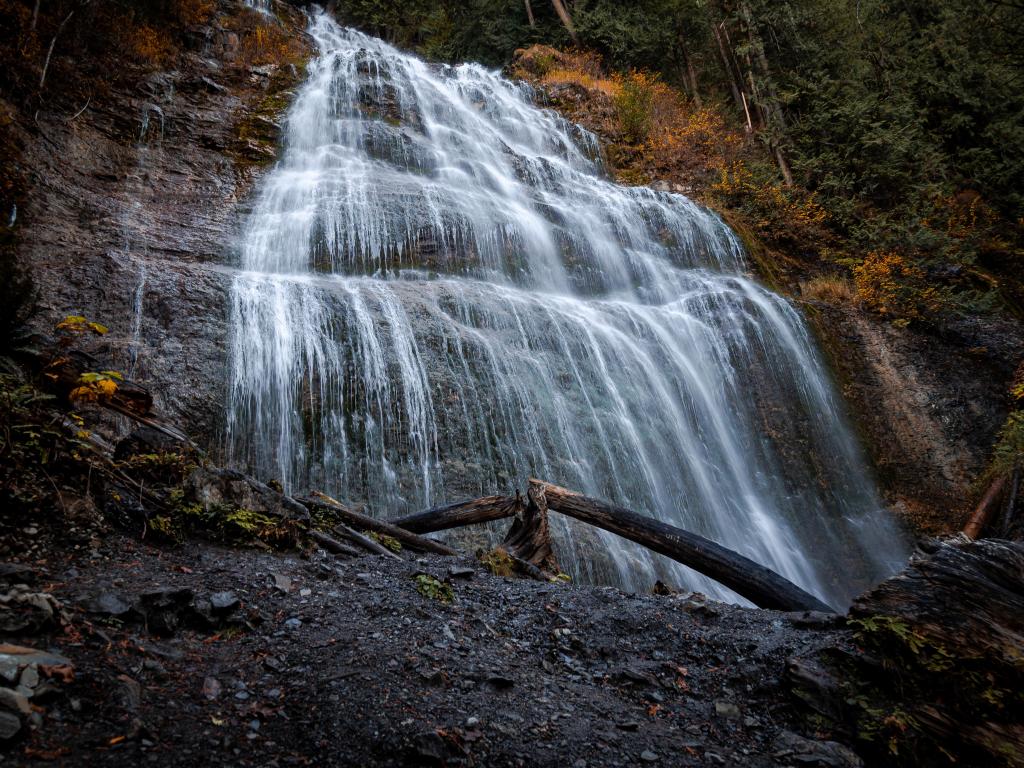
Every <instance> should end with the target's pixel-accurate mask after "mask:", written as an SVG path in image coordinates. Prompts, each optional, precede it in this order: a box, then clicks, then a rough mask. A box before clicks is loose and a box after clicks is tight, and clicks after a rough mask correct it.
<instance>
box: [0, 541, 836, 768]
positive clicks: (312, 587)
mask: <svg viewBox="0 0 1024 768" xmlns="http://www.w3.org/2000/svg"><path fill="white" fill-rule="evenodd" d="M95 543H96V544H97V546H96V547H95V548H94V549H92V550H91V551H88V552H84V553H82V554H81V555H79V556H77V558H76V559H67V560H62V559H60V558H53V559H51V560H49V561H47V562H45V563H44V564H43V565H42V566H38V567H39V568H40V569H41V570H42V572H43V573H44V574H45V576H44V578H43V581H44V582H45V587H46V589H47V590H48V591H49V592H50V593H52V594H53V595H54V596H55V597H56V598H57V599H58V600H59V601H60V602H61V603H62V604H63V606H64V609H65V610H66V611H67V613H68V614H69V615H70V617H71V623H70V627H66V628H65V629H64V630H63V631H60V632H55V633H54V634H50V635H45V634H42V635H39V634H37V635H35V636H22V637H19V638H13V639H11V638H8V640H10V641H12V642H17V643H19V644H22V645H29V646H34V647H37V648H46V649H49V650H53V651H56V652H59V653H61V654H63V655H64V656H66V657H68V658H69V659H70V660H71V662H72V663H73V664H74V666H75V677H74V680H73V681H72V682H67V683H63V684H61V685H60V686H59V690H58V691H57V692H56V693H51V694H50V697H49V699H48V700H44V701H39V702H37V706H38V715H39V716H38V717H36V718H34V721H33V722H34V725H33V726H32V727H30V728H29V729H26V730H28V731H30V732H29V733H28V735H27V736H24V735H23V736H22V737H21V738H20V740H18V741H16V742H14V743H13V744H9V745H8V746H7V747H0V763H6V762H7V761H12V762H11V764H17V765H35V764H40V765H43V764H46V765H53V764H64V765H190V764H191V765H197V764H198V765H232V766H249V765H252V766H276V765H282V766H283V765H310V764H315V765H345V766H348V765H353V766H355V765H360V766H399V765H441V764H447V765H476V766H560V767H565V766H572V767H573V768H583V767H584V766H617V765H621V766H633V765H674V766H678V765H684V766H685V765H737V766H775V765H790V764H793V765H797V764H799V765H815V764H820V765H845V764H855V763H847V762H828V760H832V759H833V758H832V757H829V755H826V754H824V753H822V754H817V753H818V752H820V750H819V749H818V745H817V743H811V742H805V741H804V740H803V738H802V737H801V736H800V735H798V734H799V733H800V726H799V725H798V720H797V717H796V712H795V710H794V709H793V701H792V698H791V696H790V694H789V693H788V692H787V690H786V686H785V682H784V679H783V678H784V670H785V666H786V660H787V659H788V658H789V657H791V656H793V655H794V654H798V653H804V652H809V651H813V650H814V649H816V648H820V647H824V646H829V645H842V644H845V643H847V642H849V638H848V636H847V634H846V632H845V631H844V630H842V629H838V628H836V627H835V625H834V624H833V623H831V622H829V621H823V620H818V619H816V618H814V617H812V618H811V619H810V620H802V619H800V618H799V617H796V616H795V615H791V614H782V613H777V612H772V611H760V610H753V609H745V608H738V607H734V606H729V605H723V604H719V603H712V602H707V601H705V600H703V599H702V598H701V597H700V596H694V595H669V596H655V595H649V596H646V595H629V594H625V593H623V592H621V591H619V590H616V589H612V588H596V587H586V586H575V585H567V584H564V583H550V584H548V583H541V582H536V581H526V580H519V579H509V578H502V577H496V576H492V575H490V574H489V573H487V572H486V571H485V570H484V569H483V568H482V567H481V566H480V564H479V563H478V562H476V561H475V560H473V559H471V558H460V559H453V558H443V557H436V556H429V557H422V558H418V559H414V558H413V557H412V556H411V555H409V554H406V555H405V559H404V560H403V561H401V562H399V561H395V560H391V559H387V558H382V557H376V556H365V557H359V558H353V559H348V560H343V559H335V558H333V557H330V556H327V555H325V554H324V553H322V552H315V553H313V554H311V555H307V556H300V555H289V554H285V555H282V554H276V553H265V552H259V551H253V550H234V549H226V548H220V547H215V546H212V545H208V544H203V543H196V542H190V543H188V544H186V545H184V546H181V547H178V548H175V549H158V548H154V547H151V546H148V545H146V544H144V543H140V542H138V541H136V540H134V539H130V538H125V537H122V536H118V535H114V536H110V537H108V538H106V539H105V540H103V541H98V542H95ZM420 574H428V575H430V576H432V577H434V578H436V579H438V580H439V581H441V582H445V581H448V582H450V584H451V587H452V592H453V594H454V599H453V600H452V601H451V602H450V603H447V604H445V603H442V602H441V601H439V600H437V599H435V598H432V597H428V596H425V595H424V594H422V593H421V592H420V591H419V590H418V588H417V587H418V584H419V582H418V581H417V578H416V577H417V576H418V575H420ZM803 735H804V736H810V735H811V734H808V733H804V734H803Z"/></svg>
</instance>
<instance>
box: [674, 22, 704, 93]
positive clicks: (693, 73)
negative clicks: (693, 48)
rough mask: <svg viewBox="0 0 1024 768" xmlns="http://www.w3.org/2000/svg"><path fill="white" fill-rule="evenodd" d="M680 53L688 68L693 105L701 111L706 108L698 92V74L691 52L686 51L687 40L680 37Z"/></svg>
mask: <svg viewBox="0 0 1024 768" xmlns="http://www.w3.org/2000/svg"><path fill="white" fill-rule="evenodd" d="M678 40H679V53H680V55H681V56H682V57H683V66H684V67H686V79H687V80H688V81H689V85H690V98H691V99H693V103H694V104H696V105H697V108H698V109H700V108H701V107H703V106H704V103H703V102H702V101H701V98H700V93H699V92H698V91H697V72H696V71H695V70H694V68H693V60H692V59H691V58H690V54H689V51H687V50H686V39H685V38H684V37H683V36H682V34H680V35H679V38H678Z"/></svg>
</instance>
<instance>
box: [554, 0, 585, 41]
mask: <svg viewBox="0 0 1024 768" xmlns="http://www.w3.org/2000/svg"><path fill="white" fill-rule="evenodd" d="M551 4H552V5H553V6H555V13H557V14H558V18H559V19H561V20H562V25H563V26H564V27H565V29H566V31H568V33H569V37H571V38H572V41H573V42H574V43H578V42H579V40H578V39H577V37H576V27H575V26H573V23H572V16H570V15H569V10H568V9H567V8H566V7H565V3H564V2H562V0H551Z"/></svg>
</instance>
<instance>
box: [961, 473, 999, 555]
mask: <svg viewBox="0 0 1024 768" xmlns="http://www.w3.org/2000/svg"><path fill="white" fill-rule="evenodd" d="M1005 487H1006V475H999V477H997V478H996V479H995V480H993V481H992V484H991V485H990V486H989V487H988V490H987V491H985V495H984V496H983V497H982V499H981V501H979V502H978V506H977V507H975V508H974V513H973V514H972V515H971V517H970V519H969V520H968V521H967V525H965V526H964V533H965V534H967V535H968V536H970V537H971V538H972V539H976V538H978V537H979V536H981V533H982V531H984V530H985V526H987V525H988V523H989V521H990V520H991V519H992V514H993V512H994V511H995V508H996V502H997V501H998V500H999V497H1000V495H1002V493H1003V489H1004V488H1005Z"/></svg>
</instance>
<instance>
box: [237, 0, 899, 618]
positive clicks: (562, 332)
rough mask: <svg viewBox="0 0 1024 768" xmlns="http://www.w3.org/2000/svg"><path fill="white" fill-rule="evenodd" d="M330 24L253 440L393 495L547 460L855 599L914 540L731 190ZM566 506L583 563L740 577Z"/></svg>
mask: <svg viewBox="0 0 1024 768" xmlns="http://www.w3.org/2000/svg"><path fill="white" fill-rule="evenodd" d="M310 32H311V34H312V37H313V38H314V40H315V41H316V44H317V46H318V51H319V53H318V55H317V56H316V57H315V58H314V59H313V61H312V62H311V63H310V66H309V74H308V79H307V81H306V83H305V84H304V85H303V86H302V88H301V90H300V91H299V93H298V95H297V97H296V99H295V102H294V104H293V106H292V108H291V110H290V112H289V114H288V117H287V123H286V126H285V131H284V136H285V146H284V148H283V154H282V158H281V160H280V162H279V164H278V165H277V166H276V167H275V168H274V169H273V170H272V171H271V172H270V173H269V174H268V176H267V178H266V179H265V182H264V184H263V186H262V189H261V191H260V193H259V196H258V199H257V200H256V202H255V204H254V209H253V212H252V214H251V216H250V218H249V220H248V224H247V226H246V229H245V232H244V237H243V239H242V246H241V254H240V263H241V269H240V272H239V274H238V276H237V277H236V279H235V281H234V285H233V289H232V298H231V313H232V317H231V325H232V328H233V334H234V338H233V340H232V345H231V363H230V382H229V406H228V414H227V448H228V452H229V455H230V458H231V460H232V461H234V462H235V463H237V464H238V465H240V466H245V467H248V468H250V469H252V470H253V471H255V472H257V473H259V474H261V475H262V476H263V477H265V478H270V477H274V478H277V479H279V480H281V481H282V482H283V483H284V484H285V486H286V487H288V488H292V489H306V488H310V487H316V488H320V489H323V490H325V491H327V492H329V493H331V494H333V495H337V496H340V497H342V498H344V499H348V500H351V501H353V502H361V503H364V504H366V505H367V507H368V508H369V510H371V512H372V513H373V514H376V515H379V516H382V517H395V516H397V515H400V514H402V513H405V512H410V511H415V510H418V509H420V508H423V507H425V506H429V505H432V504H435V503H439V502H441V501H444V500H456V499H461V498H467V497H471V496H480V495H486V494H490V493H502V492H509V491H511V490H512V489H515V488H524V487H525V481H526V479H527V478H528V477H529V476H537V477H541V478H544V479H546V480H550V481H551V482H555V483H558V484H560V485H564V486H567V487H569V488H573V489H576V490H579V491H582V492H585V493H587V494H589V495H592V496H596V497H599V498H603V499H608V500H611V501H613V502H616V503H619V504H621V505H623V506H626V507H629V508H631V509H634V510H637V511H640V512H643V513H646V514H649V515H651V516H654V517H657V518H658V519H660V520H664V521H666V522H669V523H672V524H675V525H678V526H680V527H683V528H686V529H688V530H691V531H695V532H698V533H701V534H703V535H705V536H708V537H710V538H712V539H714V540H715V541H718V542H721V543H722V544H724V545H726V546H728V547H731V548H733V549H735V550H738V551H740V552H743V553H744V554H746V555H748V556H749V557H751V558H753V559H755V560H757V561H759V562H761V563H764V564H766V565H768V566H769V567H771V568H773V569H775V570H776V571H778V572H780V573H781V574H783V575H785V576H786V577H788V578H789V579H791V580H793V581H794V582H796V583H798V584H800V585H802V586H803V587H805V588H807V589H809V590H811V591H813V592H815V593H817V594H819V595H820V596H822V597H823V598H825V599H827V600H831V601H832V602H833V603H834V604H836V605H840V604H845V602H846V601H847V600H848V598H849V597H850V596H851V595H852V594H854V593H855V592H856V591H857V590H858V589H860V588H862V587H863V586H865V585H866V584H868V583H870V582H872V581H874V580H877V579H878V578H880V577H881V576H883V575H887V574H888V573H889V572H891V570H893V569H894V567H895V566H896V565H897V564H899V563H900V562H901V560H902V558H903V555H904V550H903V545H902V544H901V543H900V538H899V536H898V535H897V533H896V531H895V529H894V527H893V524H892V523H891V522H890V521H889V519H888V517H887V515H886V513H885V512H884V511H883V510H882V509H881V505H880V503H879V500H878V499H877V497H876V493H875V490H874V488H873V485H872V483H871V481H870V479H869V477H868V474H867V472H866V469H865V466H864V461H863V459H862V457H861V456H860V454H859V451H858V448H857V445H856V443H855V441H854V440H853V439H852V437H851V434H850V431H849V429H848V428H847V426H846V425H845V424H844V421H843V417H842V413H841V408H840V406H839V404H838V402H837V399H836V395H835V392H834V391H833V388H832V386H831V384H830V383H829V380H828V377H827V374H826V372H825V371H824V370H823V368H822V364H821V362H820V359H819V356H818V354H817V353H816V351H815V349H814V345H813V342H812V340H811V339H810V337H809V335H808V332H807V329H806V327H805V325H804V323H803V321H802V319H801V317H800V315H799V313H798V312H797V311H796V310H795V309H794V307H793V306H792V305H791V304H789V303H788V302H787V301H785V300H784V299H782V298H781V297H779V296H776V295H774V294H772V293H770V292H768V291H766V290H765V289H764V288H762V287H760V286H759V285H757V284H756V283H755V282H753V281H752V280H751V279H750V278H749V277H748V276H747V275H746V273H745V268H744V253H743V249H742V247H741V245H740V243H739V242H738V240H737V238H736V236H735V235H734V234H733V232H732V231H731V230H730V229H729V228H728V227H727V226H726V225H725V224H724V223H723V222H722V221H721V220H720V219H719V218H718V217H717V216H716V215H715V214H713V213H712V212H710V211H708V210H707V209H704V208H702V207H700V206H698V205H697V204H695V203H693V202H692V201H690V200H689V199H687V198H685V197H683V196H681V195H675V194H669V193H665V192H656V191H654V190H652V189H649V188H645V187H622V186H619V185H617V184H614V183H613V182H612V181H610V180H609V178H608V176H607V173H606V171H605V169H604V167H603V165H602V160H601V156H600V150H599V145H598V143H597V141H596V139H595V137H594V136H593V135H591V134H589V133H588V132H586V131H584V130H583V129H581V128H579V127H577V126H575V125H573V124H571V123H569V122H567V121H565V120H564V119H562V118H560V117H559V116H558V115H556V114H555V113H554V112H552V111H550V110H544V109H539V108H537V107H536V106H534V104H533V99H532V96H533V94H532V93H531V90H530V89H529V87H528V86H526V85H525V84H522V83H514V82H511V81H508V80H505V79H503V78H502V77H500V76H499V75H498V74H497V73H495V72H491V71H488V70H486V69H484V68H482V67H480V66H477V65H474V64H466V65H462V66H459V67H447V66H439V65H433V64H428V63H426V62H423V61H421V60H419V59H417V58H415V57H413V56H410V55H407V54H405V53H402V52H400V51H397V50H395V49H394V48H392V47H390V46H388V45H387V44H385V43H384V42H382V41H380V40H377V39H375V38H372V37H368V36H366V35H364V34H361V33H359V32H356V31H354V30H350V29H343V28H341V27H339V26H338V25H337V23H336V22H334V21H333V20H332V19H331V18H330V17H329V16H328V15H326V14H323V13H320V14H317V15H315V16H314V17H313V18H312V20H311V26H310ZM553 518H557V519H558V520H557V523H558V530H557V532H556V533H557V537H558V538H557V542H558V547H559V549H558V556H559V559H560V562H561V563H562V565H563V566H564V567H566V568H567V569H569V570H570V572H571V574H572V575H573V576H574V577H575V578H577V579H580V580H584V581H590V582H594V583H610V584H616V585H619V586H622V587H623V588H626V589H637V590H639V589H649V588H650V586H651V584H652V583H653V581H654V580H655V579H659V578H660V579H663V580H667V581H669V582H672V583H675V584H679V585H685V586H687V587H690V588H693V589H701V590H703V591H706V592H709V593H710V594H712V595H715V596H719V597H725V598H730V599H735V596H732V595H731V593H729V592H728V591H726V590H725V589H724V588H722V587H720V586H718V585H716V584H714V583H713V582H711V581H709V580H707V579H705V578H703V577H701V576H699V575H698V574H695V573H692V572H690V571H688V570H687V569H685V568H683V567H682V566H678V565H677V564H675V563H671V562H669V561H667V560H665V559H663V558H661V557H660V556H656V555H653V554H651V553H649V552H647V551H645V550H643V549H641V548H639V547H636V546H633V545H632V544H629V543H628V542H624V541H622V540H620V539H618V538H617V537H615V536H613V535H611V534H604V533H600V532H595V531H593V530H592V529H587V528H585V527H583V526H576V525H575V524H572V523H569V522H566V521H564V520H562V519H561V518H560V516H557V515H554V516H553Z"/></svg>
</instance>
